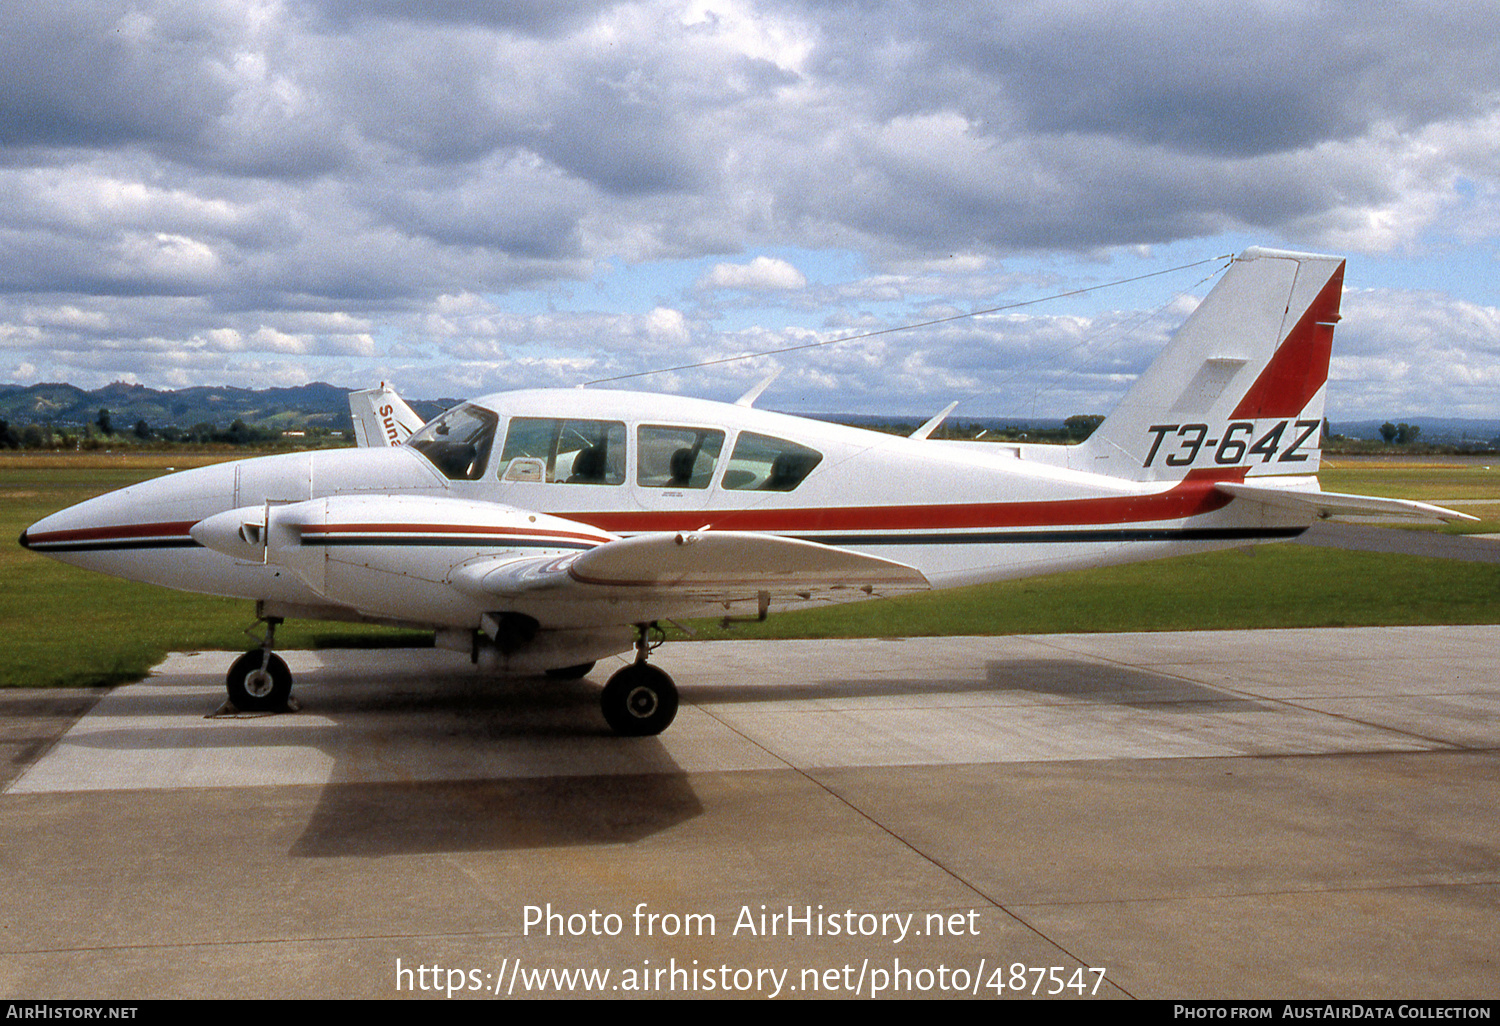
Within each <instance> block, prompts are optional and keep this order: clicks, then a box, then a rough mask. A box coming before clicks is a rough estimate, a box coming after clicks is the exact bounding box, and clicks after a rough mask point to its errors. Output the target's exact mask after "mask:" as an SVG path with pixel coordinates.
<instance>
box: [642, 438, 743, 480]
mask: <svg viewBox="0 0 1500 1026" xmlns="http://www.w3.org/2000/svg"><path fill="white" fill-rule="evenodd" d="M723 448H724V432H722V431H715V430H710V429H707V428H690V427H665V426H662V427H657V426H651V425H644V424H643V425H642V426H641V427H640V428H639V429H638V430H637V432H636V472H635V480H636V483H637V484H639V485H641V486H642V487H645V488H707V487H708V484H709V482H710V481H712V480H713V476H714V468H715V467H716V466H718V463H719V453H720V451H721V450H723Z"/></svg>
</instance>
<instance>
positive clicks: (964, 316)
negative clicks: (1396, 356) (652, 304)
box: [580, 253, 1234, 388]
mask: <svg viewBox="0 0 1500 1026" xmlns="http://www.w3.org/2000/svg"><path fill="white" fill-rule="evenodd" d="M1233 259H1234V254H1233V253H1226V254H1224V255H1222V256H1216V257H1207V258H1205V259H1203V260H1194V261H1193V262H1192V263H1190V264H1179V265H1178V266H1176V267H1168V268H1167V269H1166V270H1163V271H1152V272H1150V273H1149V274H1138V275H1136V276H1135V277H1133V278H1121V279H1120V280H1119V281H1109V282H1105V283H1104V284H1102V285H1090V286H1088V287H1087V288H1082V289H1072V290H1070V291H1068V292H1058V293H1055V294H1054V295H1050V296H1042V297H1041V298H1039V299H1026V300H1022V301H1020V302H1017V303H1006V304H1005V305H1004V306H992V307H989V308H988V309H985V310H974V311H972V312H970V313H961V314H954V315H953V316H951V317H939V318H937V319H936V320H931V321H922V322H920V323H918V324H902V325H898V326H896V327H894V328H882V329H880V330H879V331H867V332H864V333H862V334H859V335H845V336H844V337H842V338H830V339H824V340H823V341H822V342H803V343H801V344H800V345H795V346H783V347H781V348H780V349H763V350H761V351H760V352H756V353H741V354H739V355H738V356H721V357H719V358H718V359H715V360H703V361H701V362H699V363H683V364H678V365H677V366H675V367H657V368H655V369H653V370H643V371H636V372H635V373H633V374H616V375H614V376H613V377H608V378H595V379H594V380H593V381H585V382H584V383H583V385H581V386H580V387H585V388H586V387H588V386H589V385H604V384H608V383H609V382H611V381H629V380H630V379H632V378H645V377H649V376H651V375H652V374H670V373H672V372H674V371H685V370H697V369H698V368H700V367H717V366H718V365H720V364H725V363H735V362H737V361H739V360H754V359H757V358H759V357H762V356H780V355H781V354H782V353H796V352H800V351H802V350H804V349H818V348H821V347H822V346H836V345H839V344H840V343H843V342H858V341H860V340H861V339H867V338H876V337H878V336H880V335H891V334H894V333H896V332H898V331H915V330H917V329H918V328H930V327H932V326H933V325H936V324H949V323H951V322H953V321H962V320H968V319H969V318H971V317H983V316H985V315H986V314H993V313H1002V312H1004V311H1006V310H1018V309H1020V308H1021V307H1023V306H1035V305H1036V304H1038V303H1047V302H1051V301H1052V300H1054V299H1066V298H1068V297H1069V296H1081V295H1084V294H1086V293H1089V292H1098V291H1099V290H1100V289H1109V288H1114V287H1115V286H1117V285H1129V284H1130V283H1131V282H1136V281H1145V280H1146V279H1147V278H1157V277H1160V276H1161V275H1163V274H1172V273H1174V272H1176V271H1185V270H1187V269H1188V268H1190V267H1198V266H1200V265H1202V264H1210V263H1213V262H1214V261H1216V260H1233ZM1226 266H1227V265H1226ZM1222 269H1223V268H1220V270H1222Z"/></svg>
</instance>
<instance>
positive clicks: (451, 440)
mask: <svg viewBox="0 0 1500 1026" xmlns="http://www.w3.org/2000/svg"><path fill="white" fill-rule="evenodd" d="M499 422H500V418H499V417H497V416H495V415H494V414H493V413H491V412H490V411H489V410H486V409H484V408H483V407H482V406H475V405H473V404H472V403H465V404H464V405H462V406H455V407H454V408H453V409H451V410H449V411H448V412H447V413H445V414H443V415H442V416H441V417H438V418H437V419H436V420H433V421H431V422H430V423H428V424H426V425H425V426H423V427H422V429H421V430H420V431H418V432H417V433H416V434H414V435H412V436H411V438H409V439H407V442H406V444H407V445H409V446H411V447H412V448H413V449H415V450H417V451H418V452H420V453H421V454H422V455H423V456H426V457H427V458H428V459H429V460H431V461H432V465H433V466H434V467H437V468H438V470H440V471H441V472H442V473H443V476H444V477H447V478H449V479H450V480H453V481H477V480H479V478H480V477H482V476H483V475H484V468H485V465H486V464H487V463H489V460H490V446H491V445H493V444H494V442H495V428H496V427H497V426H498V424H499Z"/></svg>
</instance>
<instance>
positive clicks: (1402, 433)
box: [1380, 421, 1422, 445]
mask: <svg viewBox="0 0 1500 1026" xmlns="http://www.w3.org/2000/svg"><path fill="white" fill-rule="evenodd" d="M1421 433H1422V429H1421V428H1419V427H1417V425H1415V424H1406V423H1401V424H1392V423H1391V422H1390V421H1386V422H1385V423H1384V424H1382V425H1380V437H1381V438H1383V439H1385V443H1386V444H1387V445H1390V444H1391V443H1392V442H1394V443H1395V444H1397V445H1408V444H1410V443H1412V442H1415V441H1416V440H1417V436H1418V435H1420V434H1421Z"/></svg>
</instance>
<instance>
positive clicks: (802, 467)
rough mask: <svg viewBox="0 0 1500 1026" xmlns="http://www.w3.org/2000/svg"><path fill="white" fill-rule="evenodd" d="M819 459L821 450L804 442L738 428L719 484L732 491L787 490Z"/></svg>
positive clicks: (820, 460) (803, 476)
mask: <svg viewBox="0 0 1500 1026" xmlns="http://www.w3.org/2000/svg"><path fill="white" fill-rule="evenodd" d="M822 460H823V454H822V453H820V452H817V451H816V450H813V449H809V448H808V447H807V446H805V445H798V444H797V443H796V442H788V441H786V440H785V439H782V438H770V437H768V436H766V435H757V434H752V433H751V432H749V431H742V432H740V436H739V438H737V439H735V443H734V453H733V454H732V455H731V456H730V457H729V466H728V467H727V468H725V470H724V479H723V480H722V481H721V482H719V485H720V487H722V488H728V489H730V490H734V491H761V492H789V491H791V490H792V489H793V488H796V487H797V486H798V485H799V484H801V483H802V481H803V479H804V478H806V477H807V475H808V474H811V473H812V470H813V468H814V467H816V466H817V465H818V464H819V463H820V462H822Z"/></svg>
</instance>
